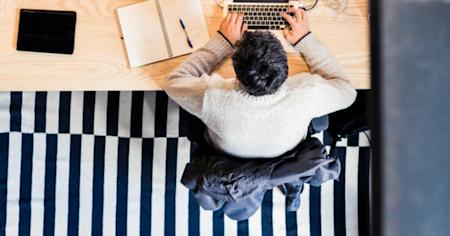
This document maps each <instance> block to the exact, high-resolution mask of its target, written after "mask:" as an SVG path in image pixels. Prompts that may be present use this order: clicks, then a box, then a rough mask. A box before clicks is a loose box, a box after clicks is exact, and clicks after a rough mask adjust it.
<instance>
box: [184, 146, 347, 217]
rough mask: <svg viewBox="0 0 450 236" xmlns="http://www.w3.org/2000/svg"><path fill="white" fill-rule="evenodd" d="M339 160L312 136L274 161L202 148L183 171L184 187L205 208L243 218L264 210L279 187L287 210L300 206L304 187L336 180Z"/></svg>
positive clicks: (339, 167) (293, 209)
mask: <svg viewBox="0 0 450 236" xmlns="http://www.w3.org/2000/svg"><path fill="white" fill-rule="evenodd" d="M340 170H341V165H340V162H339V160H337V159H335V158H331V157H329V156H328V155H327V153H326V150H325V147H324V146H323V145H322V143H321V142H320V141H319V140H318V139H316V138H308V139H306V140H305V141H303V142H302V143H300V144H299V145H298V146H297V147H296V148H294V149H293V150H292V151H290V152H287V153H286V154H284V155H282V156H280V157H277V158H272V159H267V158H264V159H262V158H256V159H240V158H236V157H232V156H229V155H226V154H223V153H217V152H216V151H214V150H212V149H210V148H205V147H200V148H198V149H197V150H196V151H195V152H194V156H193V159H192V162H191V163H188V164H187V165H186V167H185V169H184V173H183V176H182V179H181V183H182V184H183V185H184V186H186V187H187V188H188V189H190V190H192V193H193V195H194V196H195V198H196V199H197V201H198V203H199V204H200V206H201V207H202V208H203V209H205V210H218V209H220V208H222V207H223V210H224V213H225V214H226V215H227V216H228V217H230V218H231V219H234V220H245V219H248V218H249V217H250V216H252V215H253V214H254V213H255V212H256V211H257V210H258V209H259V207H260V206H261V203H262V200H263V197H264V194H265V193H266V191H267V190H270V189H273V188H274V187H279V188H280V190H281V191H282V192H283V193H284V194H285V196H286V209H287V210H288V211H296V210H297V209H298V208H299V207H300V194H301V190H302V189H303V184H304V183H309V184H311V185H313V186H319V185H321V184H322V183H324V182H326V181H328V180H334V179H338V177H339V173H340Z"/></svg>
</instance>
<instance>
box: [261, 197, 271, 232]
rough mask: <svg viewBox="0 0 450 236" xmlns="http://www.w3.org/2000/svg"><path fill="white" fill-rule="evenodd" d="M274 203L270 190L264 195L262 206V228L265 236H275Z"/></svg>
mask: <svg viewBox="0 0 450 236" xmlns="http://www.w3.org/2000/svg"><path fill="white" fill-rule="evenodd" d="M272 201H273V200H272V190H269V191H267V192H266V194H265V195H264V198H263V202H262V206H261V226H262V235H263V236H271V235H273V220H272V208H273V202H272Z"/></svg>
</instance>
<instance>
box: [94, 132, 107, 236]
mask: <svg viewBox="0 0 450 236" xmlns="http://www.w3.org/2000/svg"><path fill="white" fill-rule="evenodd" d="M104 176H105V137H102V136H96V137H95V140H94V173H93V185H92V230H91V232H92V235H98V236H101V235H102V234H103V197H104V193H103V191H104V190H103V185H104Z"/></svg>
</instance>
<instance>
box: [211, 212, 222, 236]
mask: <svg viewBox="0 0 450 236" xmlns="http://www.w3.org/2000/svg"><path fill="white" fill-rule="evenodd" d="M223 217H224V214H223V208H220V209H219V210H217V211H214V212H213V236H224V223H225V222H224V219H223Z"/></svg>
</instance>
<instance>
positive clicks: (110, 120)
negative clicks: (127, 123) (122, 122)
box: [106, 91, 120, 136]
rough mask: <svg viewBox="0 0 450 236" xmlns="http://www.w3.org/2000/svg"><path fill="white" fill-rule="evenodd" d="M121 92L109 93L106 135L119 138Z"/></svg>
mask: <svg viewBox="0 0 450 236" xmlns="http://www.w3.org/2000/svg"><path fill="white" fill-rule="evenodd" d="M119 100H120V92H117V91H116V92H108V106H107V122H106V134H107V135H112V136H117V134H118V129H119Z"/></svg>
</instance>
